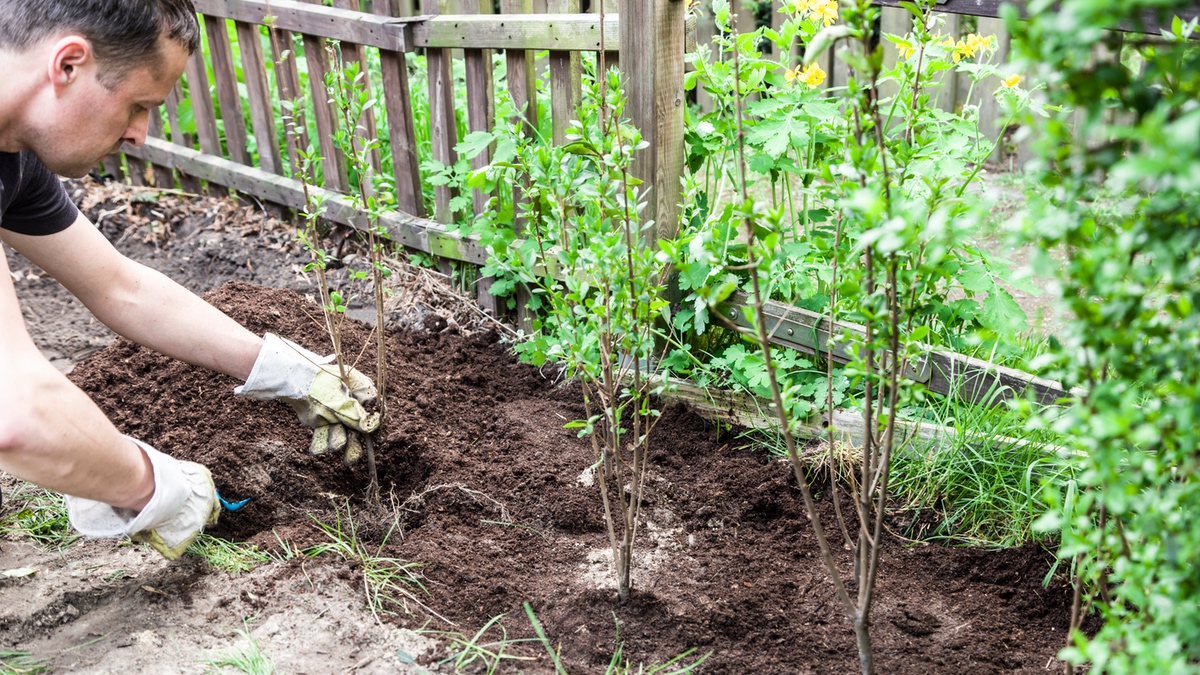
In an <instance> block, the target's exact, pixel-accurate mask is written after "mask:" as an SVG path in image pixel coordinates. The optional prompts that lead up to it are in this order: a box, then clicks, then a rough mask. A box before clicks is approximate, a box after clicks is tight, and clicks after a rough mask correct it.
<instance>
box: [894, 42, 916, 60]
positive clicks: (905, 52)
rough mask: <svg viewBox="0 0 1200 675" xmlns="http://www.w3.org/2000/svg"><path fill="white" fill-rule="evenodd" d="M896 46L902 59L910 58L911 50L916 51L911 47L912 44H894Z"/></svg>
mask: <svg viewBox="0 0 1200 675" xmlns="http://www.w3.org/2000/svg"><path fill="white" fill-rule="evenodd" d="M896 46H897V47H899V48H900V58H902V59H907V58H912V55H913V52H914V51H916V50H914V49H913V47H912V45H896Z"/></svg>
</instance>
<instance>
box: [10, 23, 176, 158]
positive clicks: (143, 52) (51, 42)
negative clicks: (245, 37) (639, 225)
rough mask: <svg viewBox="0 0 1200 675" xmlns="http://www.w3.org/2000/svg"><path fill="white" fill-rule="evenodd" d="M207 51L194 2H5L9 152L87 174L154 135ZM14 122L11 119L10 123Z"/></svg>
mask: <svg viewBox="0 0 1200 675" xmlns="http://www.w3.org/2000/svg"><path fill="white" fill-rule="evenodd" d="M199 44H200V30H199V26H198V25H197V22H196V15H195V10H194V8H193V6H192V3H191V0H0V67H2V68H3V70H0V82H3V83H4V84H5V87H4V88H5V89H7V90H8V91H9V92H10V94H11V95H15V96H16V97H17V98H16V99H15V101H13V100H10V101H11V102H10V105H9V106H8V108H7V109H3V110H2V111H0V150H8V151H11V150H14V149H26V148H27V149H30V150H32V151H33V152H34V153H35V154H36V155H37V156H38V158H39V159H41V161H42V162H43V163H44V164H45V165H46V166H47V167H49V168H50V169H51V170H52V171H55V172H56V173H60V174H63V175H67V176H80V175H83V174H85V173H87V172H88V171H89V170H90V169H91V168H92V167H93V166H94V165H95V163H96V162H97V161H98V160H99V159H100V158H101V157H103V156H104V155H106V154H108V153H110V152H113V151H115V150H116V148H118V147H120V145H121V143H122V142H124V141H129V142H132V143H135V144H138V143H141V142H142V140H144V138H145V134H146V125H147V121H148V114H149V111H150V110H152V109H153V108H154V107H156V106H157V105H159V104H161V103H162V101H163V99H165V98H166V96H167V95H168V93H169V92H170V91H171V89H172V88H173V87H174V85H175V82H176V81H177V80H178V79H179V76H180V75H181V74H182V73H183V68H184V64H185V63H186V61H187V57H188V56H189V55H190V54H191V53H192V52H194V51H195V50H196V49H197V48H198V47H199ZM5 117H7V119H4V118H5Z"/></svg>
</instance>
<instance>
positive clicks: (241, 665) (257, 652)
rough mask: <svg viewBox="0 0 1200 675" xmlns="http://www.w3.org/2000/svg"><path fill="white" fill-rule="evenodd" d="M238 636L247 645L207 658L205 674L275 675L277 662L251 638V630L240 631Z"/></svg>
mask: <svg viewBox="0 0 1200 675" xmlns="http://www.w3.org/2000/svg"><path fill="white" fill-rule="evenodd" d="M238 636H239V637H241V638H242V639H243V640H245V641H246V644H245V645H241V646H238V647H237V648H236V649H234V650H232V651H230V652H228V653H225V654H221V655H218V656H208V657H205V659H204V661H203V663H204V665H206V666H208V669H207V670H206V671H205V672H206V673H209V674H211V675H223V674H224V673H229V672H234V673H242V674H243V675H275V672H276V671H275V661H274V660H273V659H272V658H271V657H270V656H268V655H267V654H265V653H264V652H263V650H262V647H261V646H259V644H258V642H257V641H256V640H255V639H254V638H253V637H251V636H250V630H249V628H243V629H242V630H239V631H238Z"/></svg>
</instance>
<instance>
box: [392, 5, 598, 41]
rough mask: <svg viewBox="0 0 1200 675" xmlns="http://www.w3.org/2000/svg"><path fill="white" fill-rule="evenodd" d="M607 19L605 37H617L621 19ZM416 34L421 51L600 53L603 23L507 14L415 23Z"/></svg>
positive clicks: (591, 17)
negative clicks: (443, 49)
mask: <svg viewBox="0 0 1200 675" xmlns="http://www.w3.org/2000/svg"><path fill="white" fill-rule="evenodd" d="M530 9H531V11H532V5H530ZM604 19H605V27H604V30H605V33H606V34H607V35H612V36H615V35H616V34H617V31H618V25H619V18H618V16H617V15H616V14H608V15H606V16H605V17H604ZM412 30H413V44H414V45H415V46H417V47H461V48H474V49H531V50H535V51H540V50H543V49H548V50H558V51H589V52H590V51H596V50H598V49H600V19H599V17H598V16H597V15H595V14H542V15H537V14H528V15H527V16H521V15H519V14H517V13H509V12H505V13H504V14H499V15H494V16H487V15H479V16H470V15H459V16H453V17H450V16H445V17H439V18H435V19H431V20H427V21H422V22H420V23H414V24H413V27H412ZM614 42H615V41H614Z"/></svg>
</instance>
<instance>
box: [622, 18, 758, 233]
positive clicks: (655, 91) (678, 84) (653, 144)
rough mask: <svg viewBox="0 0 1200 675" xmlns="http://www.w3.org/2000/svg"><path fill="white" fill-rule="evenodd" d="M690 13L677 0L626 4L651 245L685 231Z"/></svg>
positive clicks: (626, 58) (639, 170)
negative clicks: (683, 185)
mask: <svg viewBox="0 0 1200 675" xmlns="http://www.w3.org/2000/svg"><path fill="white" fill-rule="evenodd" d="M685 11H686V8H685V6H684V3H682V2H676V1H675V0H621V24H620V25H621V28H620V33H621V42H620V50H621V70H623V71H624V73H625V76H626V82H627V83H628V84H627V85H626V91H627V92H628V95H629V103H628V104H627V106H626V108H625V111H626V114H627V115H629V118H630V120H631V121H632V122H633V124H634V126H636V127H637V128H638V129H640V130H641V132H642V139H643V140H645V141H646V142H647V143H648V144H649V147H647V148H645V149H643V150H640V151H638V152H637V154H636V155H635V156H634V164H633V174H634V175H635V176H637V177H638V178H640V179H642V181H643V183H644V188H645V189H646V190H647V194H646V200H647V202H648V204H647V206H646V209H645V211H644V212H643V217H644V218H645V220H647V221H650V220H653V221H654V228H653V231H652V232H650V233H648V237H649V238H650V239H651V240H653V239H655V238H657V237H660V236H661V237H664V238H671V237H674V236H675V233H676V232H677V231H678V229H679V213H680V212H679V199H680V177H681V176H682V174H683V149H684V145H683V113H684V110H683V50H684V42H685V32H684V26H685V16H684V15H685ZM751 18H752V17H751V15H750V14H749V13H748V12H747V16H746V17H742V20H743V21H746V22H747V24H743V29H742V30H744V31H746V32H749V31H750V30H753V21H752V20H751Z"/></svg>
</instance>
